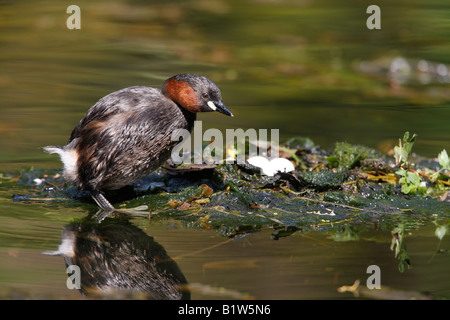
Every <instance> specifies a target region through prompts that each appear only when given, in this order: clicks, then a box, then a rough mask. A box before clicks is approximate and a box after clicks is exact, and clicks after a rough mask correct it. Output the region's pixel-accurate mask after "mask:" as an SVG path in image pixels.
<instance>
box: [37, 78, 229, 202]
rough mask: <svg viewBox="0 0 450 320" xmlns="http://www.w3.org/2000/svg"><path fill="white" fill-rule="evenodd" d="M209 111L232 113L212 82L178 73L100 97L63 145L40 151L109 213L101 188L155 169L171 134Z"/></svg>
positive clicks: (115, 186) (164, 157)
mask: <svg viewBox="0 0 450 320" xmlns="http://www.w3.org/2000/svg"><path fill="white" fill-rule="evenodd" d="M210 111H218V112H221V113H223V114H226V115H228V116H232V113H231V112H230V111H229V110H228V109H227V108H226V107H225V105H224V104H223V102H222V97H221V93H220V90H219V88H218V87H217V86H216V85H215V84H214V83H213V82H212V81H211V80H209V79H208V78H206V77H203V76H199V75H192V74H180V75H176V76H174V77H172V78H170V79H168V80H166V81H165V82H164V84H163V86H162V89H161V90H159V89H155V88H149V87H143V86H136V87H130V88H125V89H122V90H119V91H116V92H113V93H111V94H109V95H107V96H105V97H103V98H101V99H100V100H99V101H98V102H97V103H96V104H95V105H94V106H93V107H91V108H90V109H89V110H88V112H87V113H86V115H85V116H84V117H83V119H81V120H80V122H79V123H78V124H77V126H76V127H75V128H74V129H73V131H72V134H71V136H70V138H69V141H68V143H67V145H66V146H63V147H54V146H50V147H45V148H44V149H45V150H46V151H47V152H49V153H58V154H59V155H60V157H61V160H62V162H63V163H64V175H65V177H66V178H67V179H68V180H69V181H71V182H73V183H74V184H75V185H76V186H77V187H78V188H80V189H81V190H89V191H90V192H91V194H92V196H93V198H94V200H95V201H96V202H97V204H98V205H99V206H100V207H101V208H102V209H105V210H108V211H112V210H114V207H113V206H112V205H111V204H110V203H109V202H108V201H107V200H106V199H105V197H104V196H103V195H102V194H101V193H100V191H101V190H115V189H119V188H121V187H123V186H126V185H128V184H130V183H132V182H133V181H135V180H137V179H139V178H142V177H144V176H146V175H148V174H149V173H151V172H152V171H154V170H155V169H157V168H158V167H159V166H161V164H163V163H164V162H165V161H166V160H167V159H169V157H170V154H171V151H172V149H173V147H174V146H175V145H176V144H177V143H179V141H173V140H172V139H171V136H172V133H173V132H174V131H175V130H177V129H187V130H189V131H191V130H192V128H193V125H194V121H195V119H196V115H195V114H196V113H197V112H210Z"/></svg>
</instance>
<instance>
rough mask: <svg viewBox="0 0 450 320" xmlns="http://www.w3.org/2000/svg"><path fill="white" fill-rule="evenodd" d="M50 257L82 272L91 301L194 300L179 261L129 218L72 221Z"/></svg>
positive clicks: (82, 282) (83, 289) (84, 293)
mask: <svg viewBox="0 0 450 320" xmlns="http://www.w3.org/2000/svg"><path fill="white" fill-rule="evenodd" d="M47 254H51V255H62V256H64V260H65V263H66V266H67V267H68V266H72V265H75V266H78V267H79V268H80V274H81V281H80V282H81V283H80V284H81V288H80V292H81V293H82V294H83V295H86V296H87V297H92V298H120V299H122V298H131V299H135V298H139V299H141V298H144V299H160V300H163V299H164V300H180V299H190V293H189V291H187V289H186V285H187V281H186V278H185V277H184V275H183V273H182V272H181V270H180V269H179V267H178V265H177V264H176V262H175V261H173V260H172V259H171V258H170V257H169V256H168V255H167V252H166V251H165V249H164V248H163V247H162V246H161V245H160V244H158V243H157V242H156V241H155V240H154V239H153V237H151V236H149V235H147V234H146V233H145V232H143V231H142V230H141V229H139V228H138V227H136V226H134V225H132V224H131V223H130V221H129V219H128V218H126V217H121V218H118V217H115V218H106V219H104V220H103V221H102V222H101V223H97V222H96V221H94V220H92V219H90V218H89V217H88V218H85V219H83V220H82V221H77V222H73V223H71V224H69V225H68V226H66V228H65V229H64V230H63V232H62V242H61V245H60V246H59V248H58V250H57V251H54V252H47Z"/></svg>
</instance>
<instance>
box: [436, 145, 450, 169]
mask: <svg viewBox="0 0 450 320" xmlns="http://www.w3.org/2000/svg"><path fill="white" fill-rule="evenodd" d="M438 160H439V164H440V165H441V167H442V168H443V169H447V170H450V159H449V158H448V154H447V151H446V150H445V149H444V150H442V151H441V153H439V155H438Z"/></svg>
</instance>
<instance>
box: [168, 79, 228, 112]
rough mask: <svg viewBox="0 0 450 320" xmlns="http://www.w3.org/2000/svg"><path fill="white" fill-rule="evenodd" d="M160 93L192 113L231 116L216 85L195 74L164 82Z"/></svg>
mask: <svg viewBox="0 0 450 320" xmlns="http://www.w3.org/2000/svg"><path fill="white" fill-rule="evenodd" d="M162 93H163V94H164V95H165V96H166V97H168V98H169V99H171V100H172V101H174V102H175V103H176V104H178V105H179V106H181V107H183V108H184V109H186V110H188V111H190V112H192V113H196V112H211V111H217V112H220V113H223V114H225V115H227V116H233V114H232V113H231V111H230V110H228V109H227V107H225V105H224V104H223V102H222V95H221V93H220V90H219V88H218V87H217V85H216V84H215V83H214V82H212V81H211V80H209V79H208V78H206V77H204V76H199V75H195V74H178V75H176V76H173V77H171V78H169V79H167V80H166V81H165V82H164V84H163V86H162Z"/></svg>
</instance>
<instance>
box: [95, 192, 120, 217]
mask: <svg viewBox="0 0 450 320" xmlns="http://www.w3.org/2000/svg"><path fill="white" fill-rule="evenodd" d="M92 199H94V201H95V202H96V203H97V205H98V206H99V207H100V208H101V209H102V210H104V211H106V212H112V211H115V210H116V209H115V208H114V207H113V206H112V204H111V203H109V201H108V200H107V199H106V198H105V196H104V195H103V194H101V193H100V192H98V191H95V192H92Z"/></svg>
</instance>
